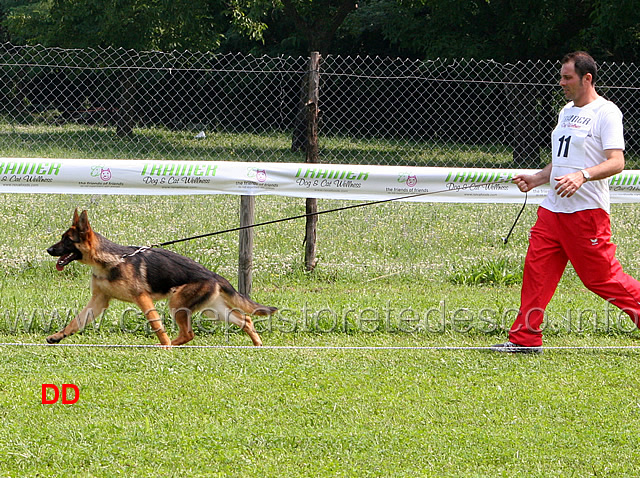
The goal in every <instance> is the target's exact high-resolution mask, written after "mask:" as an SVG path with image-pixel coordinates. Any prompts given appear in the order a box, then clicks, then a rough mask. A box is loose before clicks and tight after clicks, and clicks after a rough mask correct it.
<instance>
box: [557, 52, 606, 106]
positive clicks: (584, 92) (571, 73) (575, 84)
mask: <svg viewBox="0 0 640 478" xmlns="http://www.w3.org/2000/svg"><path fill="white" fill-rule="evenodd" d="M597 74H598V67H597V65H596V62H595V60H594V59H593V58H592V57H591V55H589V54H588V53H586V52H584V51H576V52H573V53H569V54H567V55H565V56H564V58H562V68H561V70H560V86H562V89H563V90H564V94H565V96H566V98H567V99H568V100H571V101H573V102H574V104H575V105H576V106H580V107H581V106H584V105H586V104H588V103H590V102H591V101H593V100H594V99H596V98H597V94H596V92H595V88H594V83H595V80H596V76H597Z"/></svg>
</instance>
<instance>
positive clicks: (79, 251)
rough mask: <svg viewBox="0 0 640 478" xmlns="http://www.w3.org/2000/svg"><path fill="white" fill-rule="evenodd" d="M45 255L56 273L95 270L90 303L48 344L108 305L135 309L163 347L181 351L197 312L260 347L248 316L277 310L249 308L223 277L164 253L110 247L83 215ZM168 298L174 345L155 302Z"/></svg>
mask: <svg viewBox="0 0 640 478" xmlns="http://www.w3.org/2000/svg"><path fill="white" fill-rule="evenodd" d="M47 252H48V253H49V254H51V255H52V256H54V257H59V258H60V259H58V262H57V264H56V268H57V269H58V270H59V271H61V270H62V269H64V267H65V266H66V265H67V264H69V263H70V262H72V261H79V262H81V263H83V264H87V265H88V266H90V267H91V268H92V269H93V278H92V282H91V289H92V295H91V300H89V303H88V304H87V306H86V307H85V308H84V309H82V311H81V312H80V313H79V314H78V315H77V316H76V317H75V318H74V319H73V320H72V321H71V322H70V323H69V324H68V325H67V326H66V327H65V328H64V329H62V330H61V331H60V332H58V333H56V334H53V335H51V336H50V337H47V342H49V343H58V342H60V341H61V340H62V339H64V338H65V337H68V336H69V335H71V334H74V333H76V332H78V331H79V330H82V329H83V328H84V327H85V326H86V325H87V324H88V323H89V322H90V321H91V320H93V319H94V318H96V317H98V316H100V314H102V313H103V312H104V310H105V309H106V308H107V307H108V306H109V301H110V300H111V299H119V300H123V301H125V302H133V303H135V304H136V305H138V307H140V309H142V311H143V312H144V315H145V317H146V318H147V320H148V321H149V323H150V325H151V328H152V330H153V331H154V332H155V333H156V335H157V336H158V339H160V344H161V345H163V346H169V345H182V344H185V343H187V342H189V341H190V340H191V339H193V337H194V333H193V329H192V327H191V316H192V314H193V313H195V312H197V311H202V313H203V314H204V315H206V316H208V317H211V318H214V319H217V320H225V321H229V322H231V323H233V324H235V325H237V326H239V327H240V328H241V329H242V330H244V331H245V332H246V333H247V334H249V337H251V340H252V341H253V344H254V345H262V341H261V340H260V336H259V335H258V333H257V332H256V329H255V327H254V326H253V322H252V321H251V318H250V317H249V315H261V316H265V315H271V314H273V313H274V312H276V310H277V309H276V308H274V307H266V306H263V305H260V304H258V303H256V302H253V301H252V300H250V299H248V298H247V297H245V296H244V295H242V294H240V293H239V292H238V291H236V290H235V289H234V288H233V286H232V285H231V284H230V283H229V281H228V280H226V279H225V278H224V277H221V276H219V275H218V274H215V273H213V272H211V271H210V270H208V269H206V268H205V267H204V266H202V265H200V264H198V263H197V262H195V261H193V260H191V259H189V258H187V257H184V256H181V255H179V254H176V253H174V252H171V251H168V250H165V249H158V248H153V249H140V248H137V247H133V246H121V245H119V244H116V243H114V242H111V241H109V240H108V239H106V238H105V237H103V236H101V235H100V234H98V233H96V232H94V231H93V229H92V228H91V225H90V224H89V219H88V217H87V211H83V212H82V214H78V211H77V210H76V211H75V212H74V215H73V224H72V225H71V227H70V228H69V229H68V230H67V231H66V232H65V233H64V234H63V235H62V239H61V240H60V242H58V243H56V244H54V245H53V246H51V247H50V248H49V249H47ZM167 297H168V298H169V303H168V305H169V310H170V312H171V315H172V317H173V318H174V320H175V321H176V323H177V324H178V328H179V333H178V336H177V337H176V338H175V339H174V340H173V341H170V340H169V337H168V336H167V333H166V332H165V330H164V328H163V326H162V320H161V319H160V315H159V314H158V311H157V310H156V309H155V306H154V302H153V301H154V300H158V299H164V298H167Z"/></svg>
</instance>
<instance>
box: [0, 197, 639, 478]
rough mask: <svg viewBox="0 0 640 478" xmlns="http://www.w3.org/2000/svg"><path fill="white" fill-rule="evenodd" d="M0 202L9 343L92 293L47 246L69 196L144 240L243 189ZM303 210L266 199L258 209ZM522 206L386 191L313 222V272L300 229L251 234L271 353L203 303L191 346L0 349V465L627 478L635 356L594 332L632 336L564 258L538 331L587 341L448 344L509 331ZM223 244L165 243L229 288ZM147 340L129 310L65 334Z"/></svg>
mask: <svg viewBox="0 0 640 478" xmlns="http://www.w3.org/2000/svg"><path fill="white" fill-rule="evenodd" d="M1 199H2V200H1V202H0V342H2V343H5V344H9V343H29V344H42V343H43V342H44V337H45V336H46V335H47V334H48V333H49V332H50V331H51V330H54V329H57V328H58V327H60V326H61V325H62V324H63V322H64V321H65V320H68V317H69V316H70V315H73V313H74V312H75V311H76V310H77V309H79V308H80V307H82V306H83V305H84V304H85V303H86V301H87V299H88V297H89V290H88V283H89V276H90V272H89V270H88V269H86V268H85V267H84V266H81V265H80V264H74V265H71V266H69V267H67V268H66V269H65V271H64V272H62V273H59V272H57V271H56V270H55V267H54V260H53V259H52V258H50V257H49V256H48V255H47V254H46V252H45V249H46V247H47V246H49V245H51V244H52V243H53V242H55V241H56V240H57V238H58V237H59V235H60V234H61V233H62V232H63V231H64V230H65V229H66V227H68V225H69V223H70V219H71V215H72V212H73V209H74V208H75V207H80V208H87V209H88V210H89V214H90V219H91V220H92V223H93V226H94V228H95V229H96V230H97V231H99V232H102V233H103V234H105V235H106V236H107V237H109V238H111V239H113V240H115V241H117V242H121V243H128V244H146V243H150V242H160V241H165V240H170V239H175V238H178V237H185V236H188V235H191V234H195V233H202V232H207V231H214V230H219V229H223V228H227V227H231V226H235V225H237V218H238V203H239V200H238V198H237V197H227V196H212V197H193V198H188V199H186V198H160V197H118V196H45V195H42V196H37V195H33V196H27V195H4V196H2V198H1ZM339 204H342V203H337V202H333V201H320V208H321V209H327V208H329V207H332V206H336V205H339ZM303 208H304V204H303V201H302V200H297V199H285V198H277V197H260V198H258V200H257V208H256V213H257V218H256V219H257V221H266V220H270V219H276V218H281V217H285V216H288V215H292V214H299V213H301V212H302V211H303ZM518 209H519V206H518V205H502V206H499V205H482V206H479V205H478V206H470V205H466V206H464V205H453V204H451V205H436V204H407V203H402V204H401V203H394V204H384V205H379V206H375V207H371V208H361V209H354V210H350V211H348V212H343V213H340V214H335V215H333V214H331V215H323V216H322V217H321V219H320V228H319V259H320V262H319V265H318V267H317V269H316V270H315V271H314V272H313V273H311V274H310V273H306V272H304V271H303V267H302V262H303V249H302V239H303V236H304V227H303V223H302V222H300V221H293V222H287V223H281V224H278V225H277V226H271V227H267V228H262V229H259V230H257V231H256V238H255V270H254V287H253V294H252V297H253V298H254V299H255V300H257V301H259V302H261V303H263V304H267V305H274V306H277V307H279V308H280V313H279V314H277V315H276V316H274V317H273V319H272V320H270V321H266V320H264V321H261V322H258V323H257V327H258V329H259V330H260V332H261V335H262V338H263V341H264V343H265V345H266V346H272V347H283V348H269V347H266V348H263V349H254V348H229V347H227V348H221V347H220V346H247V345H249V344H250V340H249V339H248V337H246V336H245V335H243V334H241V333H239V332H238V331H237V329H231V328H229V327H226V326H225V324H213V323H211V322H208V321H205V320H204V319H201V318H197V319H196V320H195V321H194V325H195V329H196V339H195V340H194V342H193V344H194V345H201V346H210V347H208V348H187V349H173V350H170V351H164V350H159V349H156V348H136V347H119V348H115V347H104V348H98V347H45V346H17V345H2V346H0V349H1V350H2V360H0V373H1V374H2V376H3V381H2V385H1V386H0V419H2V422H3V427H1V428H0V456H2V457H3V458H2V459H1V460H0V462H1V464H0V476H10V477H23V476H83V477H84V476H96V477H103V476H105V477H109V476H158V477H165V476H176V477H178V476H188V477H195V476H237V477H250V476H272V477H282V476H293V477H295V476H307V477H308V476H313V477H316V476H317V477H333V476H348V477H351V476H353V477H359V476H376V477H417V476H424V477H440V476H460V477H462V476H464V477H469V476H478V477H480V476H482V477H485V476H486V477H494V476H531V477H540V476H549V477H552V476H553V477H557V476H580V477H583V476H637V470H638V468H639V467H640V452H639V451H638V450H639V446H638V445H639V441H640V440H639V438H638V435H637V430H638V428H639V426H640V399H638V393H637V391H638V387H639V385H640V379H639V378H638V377H639V372H640V365H639V361H638V359H639V358H640V350H637V349H634V348H628V349H622V348H614V349H608V348H604V347H624V346H634V347H635V346H638V345H640V341H639V340H638V338H639V334H638V332H637V331H636V330H635V327H634V326H633V324H631V322H630V321H629V320H628V319H627V318H626V317H620V316H619V314H618V311H617V310H615V309H611V308H608V307H607V304H606V303H604V302H603V301H602V300H600V299H598V298H597V297H595V296H593V295H592V294H590V293H588V292H587V291H586V290H585V289H584V287H583V286H582V284H581V283H580V281H579V280H578V279H577V277H576V276H575V273H574V272H573V271H572V270H571V269H568V270H567V272H566V274H565V277H564V278H563V281H562V282H561V285H560V287H559V290H558V292H557V294H556V296H555V297H554V300H553V301H552V303H551V305H550V307H549V310H548V311H549V316H548V320H547V330H546V332H545V344H546V345H547V346H550V347H599V348H587V349H557V348H551V349H549V350H547V351H545V354H543V355H542V356H503V355H499V354H498V355H494V354H492V353H489V352H486V351H484V350H475V349H459V348H458V347H471V348H474V347H486V346H488V345H491V344H493V343H495V342H498V341H500V340H503V339H504V338H505V332H504V328H505V327H508V326H509V325H510V324H511V321H512V320H513V317H514V314H515V309H516V308H517V306H518V297H519V284H518V280H519V274H520V270H521V266H522V259H523V256H524V253H525V250H526V233H527V229H528V227H530V226H531V224H532V223H533V220H534V215H535V206H533V205H531V206H528V207H527V209H526V211H525V214H524V215H523V217H522V218H521V221H520V223H519V225H518V226H517V228H516V230H515V232H514V236H513V237H512V239H511V242H510V243H509V245H508V246H504V245H503V244H502V240H501V239H502V237H503V236H504V235H505V234H506V233H507V231H508V229H509V227H510V226H511V222H512V220H513V218H514V216H515V214H516V213H517V211H518ZM639 215H640V207H638V206H632V205H624V206H622V205H621V206H615V207H614V210H613V228H614V236H615V241H616V242H617V243H618V245H619V252H618V257H619V258H620V260H621V262H622V263H623V265H624V266H625V268H626V270H627V272H629V273H631V274H632V275H635V276H640V264H639V261H638V254H637V251H638V250H640V244H639V241H640V238H638V234H637V224H638V216H639ZM236 241H237V235H236V234H227V235H224V236H217V237H215V238H213V239H204V240H199V241H194V242H189V243H183V244H179V245H176V246H175V247H173V250H175V251H176V252H180V253H183V254H185V255H189V256H190V257H193V258H194V259H196V260H198V261H200V262H202V263H203V264H205V265H206V266H208V267H209V268H211V269H212V270H215V271H217V272H218V273H220V274H223V275H225V276H226V277H228V278H229V279H230V280H231V281H232V282H233V283H235V282H236V274H237V271H236V267H237V244H236ZM161 310H163V309H162V307H161ZM163 314H164V315H165V317H166V315H167V313H166V311H164V310H163ZM166 325H167V328H168V329H169V330H170V332H171V334H174V333H175V330H174V327H173V325H172V323H171V322H170V320H168V319H167V323H166ZM155 342H156V339H155V336H153V334H151V333H150V332H149V330H148V328H147V326H146V325H145V321H144V319H142V317H141V316H140V315H139V314H138V313H137V312H135V311H134V310H133V309H131V308H130V307H129V306H127V305H125V304H114V307H113V308H112V309H110V310H109V311H108V313H106V314H105V316H104V317H101V318H100V320H99V321H97V322H96V323H94V324H92V325H89V326H88V328H87V330H85V331H84V332H83V333H82V334H79V335H77V336H74V337H71V338H68V339H67V340H66V343H68V344H84V345H90V344H92V345H120V346H133V345H152V344H155ZM292 347H305V348H292ZM321 347H327V348H321ZM337 347H347V348H342V349H339V348H337ZM372 347H379V348H372ZM383 347H385V348H383ZM398 347H403V348H398ZM409 347H431V348H430V349H424V348H422V349H421V348H413V349H411V348H409ZM436 347H437V348H436ZM42 384H57V386H59V387H60V386H61V385H62V384H75V385H76V386H77V387H78V389H79V391H80V398H79V400H78V402H77V403H75V404H68V405H63V404H61V403H57V404H54V405H43V404H42V403H41V386H42Z"/></svg>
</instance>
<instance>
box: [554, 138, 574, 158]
mask: <svg viewBox="0 0 640 478" xmlns="http://www.w3.org/2000/svg"><path fill="white" fill-rule="evenodd" d="M558 141H559V142H560V147H559V148H558V154H556V156H557V157H560V156H563V157H565V158H566V157H567V156H569V143H571V136H566V137H565V136H563V137H562V138H560V139H559V140H558ZM563 144H564V153H563V152H562V145H563Z"/></svg>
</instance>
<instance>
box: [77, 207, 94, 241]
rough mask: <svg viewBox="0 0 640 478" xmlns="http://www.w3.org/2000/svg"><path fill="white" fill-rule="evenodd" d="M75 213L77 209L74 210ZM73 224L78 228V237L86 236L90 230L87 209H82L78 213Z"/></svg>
mask: <svg viewBox="0 0 640 478" xmlns="http://www.w3.org/2000/svg"><path fill="white" fill-rule="evenodd" d="M76 214H77V211H76ZM74 224H75V226H76V228H77V229H78V233H79V234H80V237H83V236H86V235H87V234H89V233H90V232H92V231H91V224H89V215H88V214H87V211H82V214H80V217H79V218H78V221H77V222H75V223H74Z"/></svg>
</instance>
